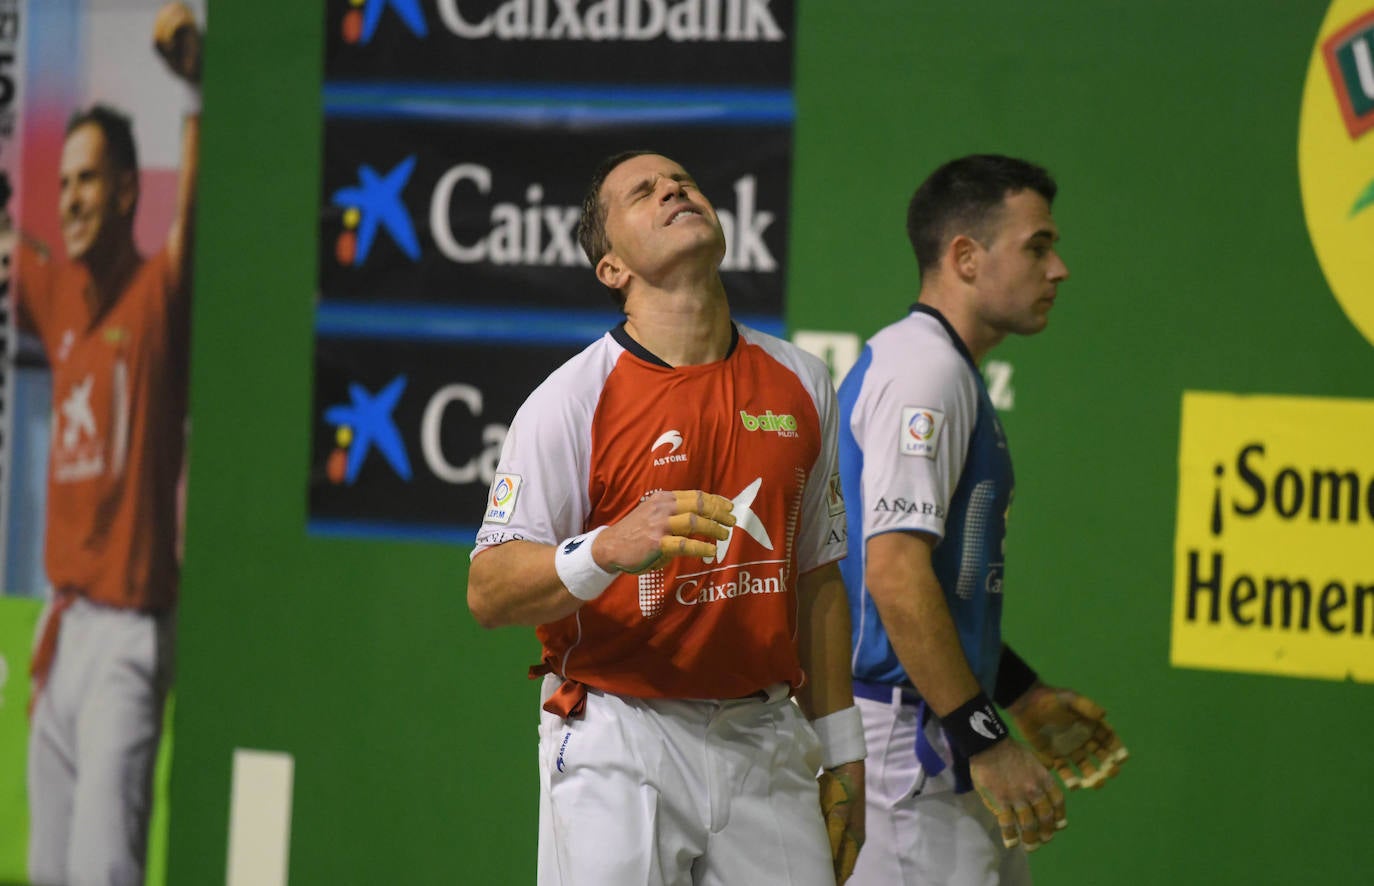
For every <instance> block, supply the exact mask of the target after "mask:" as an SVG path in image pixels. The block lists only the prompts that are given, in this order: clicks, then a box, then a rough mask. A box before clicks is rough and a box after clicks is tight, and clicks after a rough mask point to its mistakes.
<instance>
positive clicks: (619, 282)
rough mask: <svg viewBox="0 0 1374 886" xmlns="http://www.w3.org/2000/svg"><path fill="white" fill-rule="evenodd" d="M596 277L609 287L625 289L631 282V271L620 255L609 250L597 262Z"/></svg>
mask: <svg viewBox="0 0 1374 886" xmlns="http://www.w3.org/2000/svg"><path fill="white" fill-rule="evenodd" d="M596 279H598V280H600V281H601V285H603V286H606V287H607V288H609V289H623V288H624V286H625V284H626V283H628V282H630V271H629V269H628V268H626V267H625V263H624V262H622V261H621V260H620V257H619V256H617V255H616V254H615V253H614V252H608V253H606V254H605V255H603V256H601V259H600V260H599V261H598V262H597V263H596Z"/></svg>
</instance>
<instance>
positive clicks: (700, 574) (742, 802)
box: [468, 152, 864, 886]
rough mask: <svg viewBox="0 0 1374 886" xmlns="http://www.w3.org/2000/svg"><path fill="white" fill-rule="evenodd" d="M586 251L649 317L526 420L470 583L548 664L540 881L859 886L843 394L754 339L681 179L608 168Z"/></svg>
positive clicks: (623, 328) (712, 217)
mask: <svg viewBox="0 0 1374 886" xmlns="http://www.w3.org/2000/svg"><path fill="white" fill-rule="evenodd" d="M579 236H580V239H581V241H582V244H583V248H584V250H585V251H586V252H587V255H588V258H589V259H590V260H591V261H592V263H593V265H594V267H595V272H596V274H597V277H598V278H599V279H600V280H601V282H602V283H604V284H605V285H606V286H607V287H609V288H610V289H611V290H613V291H614V292H616V293H617V294H618V298H619V299H620V300H622V306H623V309H624V311H625V315H626V319H625V322H624V323H622V324H621V325H620V326H618V327H617V328H615V329H614V330H612V331H611V332H609V333H607V334H606V335H605V336H603V337H602V338H601V339H600V340H598V341H597V342H595V343H593V344H592V345H591V346H590V347H588V348H587V349H586V350H585V351H583V352H582V353H581V354H579V355H577V356H576V357H574V358H572V359H571V360H570V361H568V363H566V364H564V366H563V367H561V368H560V369H558V370H556V371H555V372H554V373H553V374H552V375H550V377H549V378H548V380H547V381H545V383H544V384H542V385H541V386H540V387H539V388H538V389H536V390H535V391H534V393H532V394H531V395H530V397H529V399H528V400H526V402H525V404H524V405H523V406H522V407H521V409H520V411H519V412H518V413H517V415H516V417H515V420H514V421H513V422H512V425H511V429H510V433H509V435H508V437H507V439H506V444H505V447H504V449H503V451H502V456H501V462H500V464H499V466H498V475H497V477H496V481H495V483H494V484H493V486H492V492H491V498H490V501H489V502H488V508H487V511H486V514H485V519H484V522H483V525H482V529H481V531H480V532H479V534H478V537H477V547H476V550H475V551H474V553H473V560H472V568H471V572H470V575H469V582H468V602H469V606H470V607H471V609H472V611H473V614H474V615H475V616H476V617H477V619H478V621H479V622H480V623H482V624H483V625H485V626H488V627H491V626H496V625H504V624H526V625H534V626H537V627H538V635H539V638H540V640H541V642H542V644H543V647H544V656H543V664H542V665H541V666H540V667H539V668H537V669H536V671H538V672H542V673H544V674H545V675H546V676H545V677H544V691H543V700H544V702H545V703H544V706H543V708H544V713H543V715H542V717H541V724H540V767H541V773H542V781H541V798H540V799H541V803H540V841H539V846H540V849H539V882H540V883H542V884H597V886H604V884H635V886H643V884H645V883H681V882H689V881H690V882H694V883H793V884H830V883H833V882H834V881H835V879H836V877H837V875H838V876H839V877H840V878H841V879H843V878H844V877H845V876H847V874H848V868H849V866H850V865H852V861H853V856H854V853H855V852H856V851H857V848H858V845H859V843H860V842H861V841H862V807H863V798H862V790H863V785H862V782H863V763H862V760H863V757H864V747H863V741H862V734H861V733H862V728H861V725H862V724H861V721H860V719H859V717H858V716H857V709H856V708H854V707H853V706H852V705H853V699H852V696H851V695H850V684H849V674H848V661H849V638H848V633H847V632H848V630H849V624H848V616H847V604H846V602H845V593H844V588H843V585H842V584H841V582H840V578H839V572H838V569H837V568H836V567H835V563H836V561H837V560H839V558H840V557H842V556H843V555H844V552H845V543H844V534H843V532H844V531H843V515H844V508H843V501H842V500H841V499H840V498H839V495H838V493H837V491H836V490H837V484H836V483H835V482H834V480H835V464H836V461H835V460H836V455H835V445H836V444H835V428H836V407H835V397H834V390H833V387H832V386H831V382H830V379H829V376H828V374H827V372H826V370H825V367H824V366H823V365H822V364H821V363H820V361H819V360H817V359H815V358H814V357H811V356H809V355H807V354H804V353H802V352H801V351H800V350H798V349H797V348H795V347H794V346H792V345H790V344H788V343H787V342H784V341H781V340H779V339H777V338H774V337H772V336H769V335H766V334H763V333H760V332H757V331H755V330H752V329H749V328H747V327H743V326H740V325H738V324H736V323H734V322H732V320H731V318H730V311H729V305H728V302H727V300H726V294H725V288H724V286H723V284H722V282H721V279H720V275H719V272H718V268H719V265H720V262H721V259H722V257H723V256H724V250H725V239H724V236H723V234H722V231H721V227H720V222H719V220H718V219H717V217H716V214H715V210H714V208H713V207H712V206H711V203H710V201H708V200H707V199H706V197H705V196H704V195H702V194H701V192H700V191H699V190H698V189H697V187H696V184H695V183H694V182H693V180H692V178H691V176H689V175H688V174H687V172H686V171H685V170H684V169H683V168H682V167H681V166H679V165H678V164H677V163H675V162H673V161H672V160H670V159H668V158H666V157H663V156H660V155H658V154H652V153H645V152H629V153H626V154H621V155H617V156H615V157H612V158H610V159H608V160H607V161H606V162H605V163H604V164H603V165H602V167H601V168H600V169H599V170H598V172H597V173H596V175H595V176H594V178H593V182H592V186H591V188H590V190H589V192H588V196H587V199H586V201H585V202H584V206H583V217H582V224H581V229H580V234H579ZM789 696H795V698H796V701H797V702H798V704H796V705H794V704H792V702H791V701H790V700H789ZM807 718H812V719H811V720H810V722H808V719H807ZM822 769H824V770H825V772H824V774H823V775H822V784H823V786H824V787H825V788H826V794H827V797H826V803H827V812H828V815H826V816H823V815H822V809H821V803H820V802H818V796H817V783H816V775H817V772H818V771H820V770H822ZM832 844H833V845H832Z"/></svg>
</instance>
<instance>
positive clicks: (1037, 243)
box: [839, 155, 1126, 886]
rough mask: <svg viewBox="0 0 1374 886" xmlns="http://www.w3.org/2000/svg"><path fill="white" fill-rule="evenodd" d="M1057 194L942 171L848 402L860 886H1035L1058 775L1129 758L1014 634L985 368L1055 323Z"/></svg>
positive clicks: (911, 216)
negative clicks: (861, 744) (1034, 857)
mask: <svg viewBox="0 0 1374 886" xmlns="http://www.w3.org/2000/svg"><path fill="white" fill-rule="evenodd" d="M1055 192H1056V185H1055V183H1054V180H1053V179H1052V178H1051V177H1050V176H1049V174H1048V173H1047V172H1046V171H1045V170H1044V169H1041V168H1040V167H1038V166H1035V165H1033V164H1030V163H1027V162H1025V161H1022V160H1017V159H1013V158H1010V157H1001V156H991V155H980V156H970V157H964V158H961V159H958V160H954V161H951V162H950V163H947V164H945V165H944V166H942V167H940V168H939V169H938V170H936V171H935V172H934V173H933V174H932V175H931V176H930V178H928V179H927V180H926V181H925V182H924V183H923V184H922V185H921V186H920V187H919V188H918V189H917V191H916V193H915V195H914V196H913V197H912V200H911V204H910V206H909V208H908V215H907V231H908V234H909V236H910V238H911V242H912V246H913V248H914V249H915V252H916V259H917V264H918V265H919V267H920V272H921V290H920V297H919V300H918V302H917V303H916V304H915V305H914V306H913V307H912V309H911V312H910V313H909V314H908V315H907V316H906V317H903V318H902V319H901V320H898V321H897V322H896V323H893V324H892V325H890V326H888V327H886V328H884V329H882V330H881V331H879V332H878V333H877V334H876V335H875V336H873V338H872V339H870V340H869V342H868V344H867V346H866V347H865V348H864V351H863V354H862V355H861V357H860V359H859V361H858V362H857V363H856V364H855V366H854V368H853V369H852V370H851V371H850V373H849V375H848V377H847V378H846V379H845V380H844V383H843V384H842V385H841V387H840V395H839V399H840V408H841V425H840V466H841V476H842V482H843V487H844V496H845V500H846V501H847V502H848V503H849V508H848V513H849V518H848V519H849V524H850V525H849V536H850V540H851V541H850V555H849V557H848V559H847V560H845V561H844V563H843V564H842V569H843V571H844V576H845V583H846V585H847V586H848V589H849V595H850V610H851V618H852V622H853V630H854V659H853V670H854V677H855V680H854V691H855V695H856V696H857V697H858V704H859V707H860V709H861V710H862V712H863V717H864V725H865V731H866V733H867V743H868V747H869V761H868V778H867V782H868V784H867V797H868V800H867V803H868V813H867V815H868V842H867V844H866V845H865V846H864V849H863V851H862V852H861V853H860V854H859V859H858V864H857V867H856V868H855V872H854V878H853V881H852V882H853V883H856V884H878V883H882V884H893V883H900V884H916V883H945V884H956V886H975V884H976V886H983V884H1024V883H1029V882H1030V867H1029V864H1028V861H1027V858H1026V853H1025V852H1023V851H1021V850H1020V849H1018V848H1017V847H1018V846H1024V847H1025V848H1026V849H1034V848H1036V847H1037V846H1039V845H1040V844H1042V843H1044V842H1046V841H1048V840H1049V839H1051V838H1052V837H1053V836H1054V833H1055V831H1056V830H1057V829H1059V828H1062V827H1064V826H1065V825H1066V824H1067V819H1066V815H1065V808H1064V797H1063V792H1062V791H1061V789H1060V787H1059V785H1058V784H1057V783H1056V782H1055V779H1054V778H1053V777H1052V775H1051V774H1050V769H1055V770H1057V771H1058V772H1059V775H1060V778H1061V779H1063V781H1064V783H1065V785H1067V786H1069V787H1077V786H1079V785H1090V786H1098V785H1100V784H1102V782H1103V780H1104V779H1105V778H1106V777H1107V776H1109V775H1111V774H1114V773H1115V771H1116V767H1117V766H1118V765H1119V764H1120V762H1121V761H1122V760H1124V759H1125V757H1126V752H1125V749H1124V748H1122V747H1121V744H1120V741H1119V740H1118V739H1117V737H1116V735H1115V733H1114V732H1113V731H1112V730H1111V728H1110V727H1109V726H1108V725H1107V723H1106V722H1105V720H1104V713H1103V711H1102V709H1101V708H1100V707H1098V706H1097V705H1096V704H1094V703H1093V702H1091V701H1089V700H1088V699H1086V698H1084V697H1083V696H1080V695H1078V694H1077V693H1075V692H1073V691H1071V690H1067V689H1057V688H1054V687H1050V686H1047V685H1045V684H1044V683H1042V682H1041V681H1040V680H1039V679H1038V677H1037V676H1036V674H1035V672H1034V671H1033V670H1032V669H1031V668H1030V667H1029V666H1028V665H1027V664H1026V663H1025V662H1024V661H1022V660H1021V659H1020V658H1019V657H1018V656H1017V655H1016V654H1015V653H1014V652H1012V651H1011V649H1010V648H1009V647H1007V646H1006V645H1005V644H1004V643H1003V642H1002V636H1001V614H1002V599H1003V538H1004V535H1005V532H1006V516H1007V511H1008V508H1009V506H1010V503H1011V498H1012V489H1013V473H1012V464H1011V455H1010V451H1009V449H1008V446H1007V440H1006V438H1005V436H1004V434H1003V432H1002V426H1001V424H1000V422H999V421H998V418H997V413H996V411H995V410H994V408H993V406H992V402H991V400H990V399H989V397H988V392H987V389H986V387H985V386H984V383H983V380H982V376H981V374H980V373H979V371H978V365H979V363H980V362H981V361H982V359H983V358H984V357H985V356H986V355H987V354H988V352H989V351H990V350H991V349H992V348H993V347H995V346H996V345H997V344H998V343H999V342H1001V341H1002V339H1004V338H1005V337H1006V336H1007V335H1008V334H1013V333H1014V334H1018V335H1033V334H1035V333H1037V332H1040V331H1041V330H1042V329H1044V328H1045V326H1046V325H1047V323H1048V322H1049V313H1050V309H1051V308H1052V307H1053V306H1054V301H1055V297H1056V294H1057V288H1058V285H1059V284H1060V283H1061V282H1063V281H1064V280H1065V279H1067V278H1068V275H1069V272H1068V268H1067V267H1066V266H1065V264H1064V262H1063V260H1062V259H1061V258H1060V257H1059V255H1058V253H1057V252H1056V251H1055V243H1056V241H1057V240H1058V239H1059V231H1058V227H1057V226H1056V224H1055V222H1054V219H1053V217H1052V216H1051V213H1050V204H1051V203H1052V202H1053V200H1054V196H1055ZM994 702H995V703H996V704H995V705H994ZM997 706H1001V707H1002V708H1004V709H1006V710H1007V711H1008V712H1010V714H1011V715H1012V717H1013V719H1014V720H1015V721H1016V723H1017V726H1018V728H1019V729H1020V730H1021V733H1022V735H1024V736H1025V737H1026V740H1027V742H1029V746H1028V745H1027V744H1025V743H1022V742H1019V741H1016V740H1015V739H1014V738H1012V737H1011V736H1010V735H1009V731H1008V729H1007V726H1006V724H1005V723H1004V722H1003V720H1002V718H1001V717H1000V715H999V713H998V710H997ZM1047 767H1048V768H1047ZM975 788H976V793H975V792H974V790H973V789H975Z"/></svg>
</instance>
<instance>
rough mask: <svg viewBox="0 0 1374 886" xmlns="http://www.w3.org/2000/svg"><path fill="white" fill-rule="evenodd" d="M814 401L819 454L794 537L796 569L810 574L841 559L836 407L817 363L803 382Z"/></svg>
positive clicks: (842, 531) (841, 503) (831, 389)
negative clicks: (817, 418) (819, 440)
mask: <svg viewBox="0 0 1374 886" xmlns="http://www.w3.org/2000/svg"><path fill="white" fill-rule="evenodd" d="M802 381H803V383H804V384H806V385H807V387H808V389H810V391H811V394H812V396H813V397H814V398H815V401H816V411H817V413H818V415H819V416H820V425H821V451H820V455H818V456H817V457H816V463H815V465H813V466H812V468H811V472H810V474H809V476H808V477H807V480H806V489H805V491H804V492H803V493H802V518H801V525H800V526H799V528H798V535H797V569H798V570H799V571H801V572H810V571H811V570H812V569H817V568H819V567H821V566H824V565H826V564H827V563H834V562H836V561H837V560H841V559H843V558H844V556H845V554H846V553H847V552H848V547H847V545H846V542H845V532H846V530H845V510H844V496H843V494H842V493H841V492H840V464H839V444H838V441H837V434H838V430H839V413H840V409H839V404H838V403H837V402H836V400H835V387H834V385H832V384H831V382H830V373H829V372H828V371H827V370H826V369H825V365H824V364H823V363H821V362H820V361H819V360H817V361H816V366H815V367H812V373H811V377H810V378H803V379H802Z"/></svg>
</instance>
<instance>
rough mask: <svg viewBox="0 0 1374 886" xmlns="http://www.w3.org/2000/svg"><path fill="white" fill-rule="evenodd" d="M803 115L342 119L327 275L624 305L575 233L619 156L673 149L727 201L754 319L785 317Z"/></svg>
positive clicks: (324, 265) (729, 254) (327, 169)
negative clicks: (674, 119) (588, 120)
mask: <svg viewBox="0 0 1374 886" xmlns="http://www.w3.org/2000/svg"><path fill="white" fill-rule="evenodd" d="M791 141H792V133H791V127H790V126H789V125H766V126H745V125H735V126H731V125H712V126H698V125H688V126H683V125H677V126H669V125H665V124H648V125H646V124H641V123H632V124H625V123H616V124H611V125H599V126H596V127H585V126H584V127H569V126H568V125H567V123H566V121H564V120H561V119H536V120H516V121H511V120H489V119H480V120H479V119H458V120H452V119H449V120H410V119H377V118H368V119H337V118H331V119H329V120H328V121H327V122H326V124H325V163H324V188H323V194H322V197H323V200H324V210H323V217H322V219H321V226H322V227H321V238H320V285H321V295H322V297H323V298H324V299H325V300H326V301H331V300H351V301H367V302H389V303H425V304H431V305H434V304H439V305H455V306H456V305H462V306H469V307H471V306H483V307H489V308H499V309H505V308H555V309H559V310H577V309H593V310H607V309H612V308H613V303H612V301H611V298H610V294H609V293H608V292H607V290H605V289H604V288H603V287H602V286H601V285H600V284H599V283H598V282H597V281H596V279H595V278H594V277H593V275H592V271H591V267H590V265H589V264H588V262H587V259H586V257H585V256H584V255H583V254H582V250H581V249H580V248H579V247H578V245H577V240H576V234H575V231H576V226H577V219H578V213H579V208H580V204H581V201H582V195H583V191H584V189H585V188H586V184H587V180H588V179H589V178H590V176H591V173H592V170H593V169H594V168H595V167H596V165H597V163H598V162H600V160H601V159H603V158H604V157H606V156H609V155H610V154H613V153H616V152H618V151H621V150H625V149H626V148H631V147H648V148H651V149H653V150H658V151H662V152H664V153H665V154H667V155H669V156H671V157H672V158H673V159H675V160H677V161H678V162H680V163H682V165H683V166H684V167H685V168H686V169H687V170H688V171H689V172H690V173H692V175H693V176H694V177H695V178H696V179H697V182H698V184H699V185H700V186H701V188H702V191H703V193H705V194H706V196H707V197H708V198H710V199H711V200H712V202H713V203H714V205H715V206H716V208H717V210H718V211H719V212H720V215H721V221H722V224H723V226H724V227H725V232H726V241H727V250H726V256H725V262H724V264H723V265H722V271H723V274H722V277H723V280H724V282H725V287H726V290H727V292H729V295H730V303H731V307H732V309H733V310H734V311H735V312H736V313H738V314H741V315H768V316H774V317H778V316H781V315H782V313H783V297H784V291H785V280H784V274H785V269H786V266H787V219H788V201H789V186H790V178H791Z"/></svg>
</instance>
